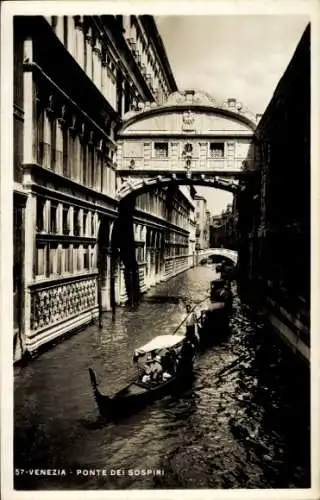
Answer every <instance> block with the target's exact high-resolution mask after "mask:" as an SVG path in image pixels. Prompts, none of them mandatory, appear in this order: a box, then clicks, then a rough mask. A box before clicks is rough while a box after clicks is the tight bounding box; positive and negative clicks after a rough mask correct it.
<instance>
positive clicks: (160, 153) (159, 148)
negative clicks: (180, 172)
mask: <svg viewBox="0 0 320 500" xmlns="http://www.w3.org/2000/svg"><path fill="white" fill-rule="evenodd" d="M154 156H155V157H156V158H167V157H168V143H167V142H155V143H154Z"/></svg>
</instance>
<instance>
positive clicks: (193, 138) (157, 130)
mask: <svg viewBox="0 0 320 500" xmlns="http://www.w3.org/2000/svg"><path fill="white" fill-rule="evenodd" d="M255 127H256V118H255V117H254V116H253V115H252V114H251V113H250V112H249V111H248V110H246V109H244V108H243V105H242V104H241V103H239V102H237V100H236V99H227V100H226V101H224V102H222V103H219V102H217V101H216V100H215V99H214V98H213V97H211V96H210V95H208V94H206V93H204V92H196V91H184V92H175V93H173V94H171V95H170V96H169V98H168V100H167V101H166V102H165V103H164V104H162V105H157V104H155V103H151V104H150V103H144V104H143V107H141V109H140V110H139V111H130V112H129V113H127V114H126V115H125V120H124V123H123V125H122V127H121V129H120V130H119V131H118V152H117V170H118V175H119V176H120V178H121V182H120V186H119V190H118V196H119V198H120V199H122V198H124V197H125V196H127V195H128V194H130V193H132V192H135V191H139V190H148V189H151V188H152V187H154V188H155V187H157V186H160V185H165V184H169V183H170V182H172V181H174V182H175V183H178V184H196V185H202V186H211V187H216V188H221V189H225V190H229V191H234V190H236V188H237V184H238V180H239V179H240V178H241V177H243V176H246V175H248V174H250V172H251V171H252V170H253V161H254V152H253V145H252V139H253V134H254V130H255Z"/></svg>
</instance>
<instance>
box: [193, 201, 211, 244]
mask: <svg viewBox="0 0 320 500" xmlns="http://www.w3.org/2000/svg"><path fill="white" fill-rule="evenodd" d="M195 222H196V249H197V250H205V249H206V248H209V224H208V218H207V200H206V199H205V198H203V197H202V196H199V195H196V196H195Z"/></svg>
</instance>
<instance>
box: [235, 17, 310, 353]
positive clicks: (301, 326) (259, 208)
mask: <svg viewBox="0 0 320 500" xmlns="http://www.w3.org/2000/svg"><path fill="white" fill-rule="evenodd" d="M254 143H255V154H254V158H255V161H254V175H253V177H252V181H251V182H250V183H243V185H242V184H241V183H240V190H239V193H238V195H237V197H236V206H237V214H238V218H239V220H238V229H239V246H240V248H239V277H240V281H241V282H243V283H244V284H245V288H246V289H248V284H249V283H251V284H252V285H254V289H255V290H259V292H260V296H262V297H263V299H264V300H265V303H266V311H267V316H268V318H269V320H270V323H271V324H272V325H273V326H274V327H275V329H276V330H278V331H279V332H280V333H281V335H282V336H283V337H284V338H285V340H286V341H287V342H288V343H289V344H290V345H291V347H292V348H293V349H294V350H295V351H297V352H298V353H300V354H301V355H302V356H303V357H304V358H305V359H309V347H310V333H309V327H310V318H309V311H310V25H309V26H308V27H307V28H306V30H305V32H304V34H303V36H302V38H301V41H300V43H299V45H298V47H297V49H296V51H295V53H294V55H293V57H292V59H291V61H290V63H289V65H288V67H287V69H286V71H285V73H284V75H283V76H282V78H281V80H280V82H279V83H278V86H277V88H276V90H275V92H274V95H273V97H272V99H271V101H270V103H269V105H268V107H267V109H266V111H265V113H264V114H263V116H262V117H261V120H260V122H259V124H258V126H257V129H256V132H255V138H254ZM255 296H256V297H258V295H257V292H255Z"/></svg>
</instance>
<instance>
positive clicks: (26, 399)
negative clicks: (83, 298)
mask: <svg viewBox="0 0 320 500" xmlns="http://www.w3.org/2000/svg"><path fill="white" fill-rule="evenodd" d="M209 271H210V272H211V270H210V269H209ZM210 279H211V276H209V275H208V269H205V268H204V267H200V268H197V269H193V270H190V271H188V272H187V273H183V274H181V275H179V276H178V277H177V278H175V279H174V280H171V281H170V282H168V283H163V284H161V285H160V286H159V287H156V289H154V290H153V292H151V293H150V294H149V298H150V297H151V299H152V295H153V296H162V297H165V296H166V295H167V296H169V297H171V299H170V300H169V301H168V302H166V301H165V300H162V299H161V300H158V299H156V300H154V301H153V300H148V301H146V302H144V303H142V304H141V305H140V307H139V308H138V310H137V311H134V312H129V311H127V310H125V309H120V310H119V311H117V315H116V318H115V321H114V322H112V318H111V315H108V314H107V315H106V316H105V317H104V319H103V328H102V329H101V330H99V328H97V327H94V326H92V327H90V328H87V329H86V330H83V331H82V332H79V333H78V334H77V335H75V336H74V337H72V338H70V339H68V340H67V341H65V342H63V343H61V344H59V345H57V346H56V347H55V349H53V350H51V351H48V352H47V353H45V354H43V355H42V356H41V357H40V358H39V359H37V360H35V361H34V362H32V363H31V364H30V365H29V366H27V367H25V368H23V369H21V368H18V369H17V370H16V371H15V466H17V467H24V468H27V467H31V466H33V467H35V466H36V465H38V466H41V467H42V468H43V467H49V468H52V467H54V466H56V467H58V468H61V467H66V468H68V470H71V471H75V470H76V469H81V468H85V467H92V468H94V469H98V468H104V469H108V470H110V469H111V468H116V469H124V470H128V469H130V468H132V467H134V468H137V469H139V468H141V469H144V468H151V469H153V468H155V469H163V470H164V471H165V473H164V475H161V476H152V475H151V476H148V477H145V476H143V477H142V476H137V477H131V476H128V475H122V476H117V477H116V476H111V475H107V476H101V477H97V476H95V477H89V476H81V477H76V476H75V475H74V474H69V475H68V476H67V477H66V478H52V477H51V478H43V477H41V476H38V477H37V478H35V477H33V478H31V477H29V478H21V477H16V478H15V479H16V487H17V488H26V489H32V488H33V489H50V488H53V489H54V488H60V489H64V488H65V489H70V488H72V489H99V488H105V489H113V488H116V489H122V488H127V489H132V488H143V489H145V488H242V487H244V488H276V487H285V488H287V487H293V486H294V487H308V485H309V460H308V457H309V431H308V425H309V411H308V405H309V400H308V397H309V379H308V373H307V372H306V371H304V370H303V367H301V366H298V365H297V363H296V360H295V359H294V358H293V357H292V356H291V355H290V354H289V352H288V351H287V349H285V348H283V346H282V344H281V343H280V342H279V341H277V339H276V338H275V337H274V336H273V335H272V333H271V332H269V331H266V330H265V329H264V327H263V325H262V324H259V323H257V322H256V321H254V319H253V318H252V317H251V316H250V311H248V310H247V308H245V307H243V305H242V304H241V303H240V301H239V299H238V297H237V294H236V288H235V287H234V295H235V297H234V300H233V309H232V314H231V318H230V323H229V329H228V331H226V332H222V331H220V332H219V331H217V330H215V331H213V334H212V336H210V337H209V339H208V343H207V344H206V345H205V346H203V347H202V351H201V353H200V355H199V357H198V358H197V360H196V364H195V378H194V380H193V381H192V383H191V384H190V386H189V387H187V388H184V390H183V391H181V392H180V393H176V394H169V395H167V396H166V397H164V398H163V399H161V400H159V401H155V402H154V404H152V405H149V406H147V407H145V408H143V409H141V411H139V412H137V413H136V414H132V415H127V416H125V417H124V418H122V419H119V420H118V421H117V422H116V423H115V422H109V421H106V420H105V419H103V418H101V417H100V416H99V414H98V411H97V408H96V405H95V401H94V399H93V395H92V392H91V387H90V381H89V376H88V367H89V366H92V367H93V368H94V369H95V371H96V372H97V376H98V379H99V380H100V381H101V382H102V389H103V390H104V391H105V392H106V393H107V394H112V393H114V392H116V391H117V390H119V389H120V388H121V387H123V386H124V385H125V384H126V383H127V381H128V379H130V377H132V376H133V375H134V373H135V372H134V367H133V364H132V353H133V351H134V349H135V348H137V347H138V346H139V345H142V344H143V343H145V342H147V341H148V340H150V339H151V338H152V337H154V336H156V335H160V334H165V333H171V332H172V331H173V330H174V329H175V328H176V327H177V326H178V325H179V323H180V322H181V320H182V318H183V316H184V314H185V307H184V303H183V300H180V301H174V300H172V297H174V296H178V297H180V298H183V299H184V300H186V299H188V298H191V299H192V300H194V301H195V300H201V299H202V298H204V297H205V294H206V287H207V285H208V281H209V280H210Z"/></svg>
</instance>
